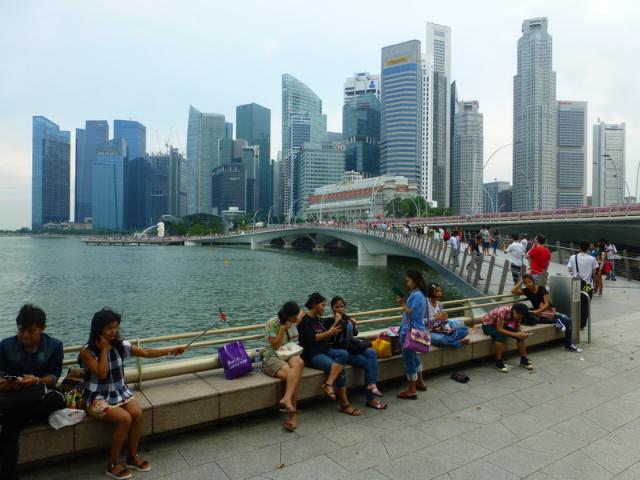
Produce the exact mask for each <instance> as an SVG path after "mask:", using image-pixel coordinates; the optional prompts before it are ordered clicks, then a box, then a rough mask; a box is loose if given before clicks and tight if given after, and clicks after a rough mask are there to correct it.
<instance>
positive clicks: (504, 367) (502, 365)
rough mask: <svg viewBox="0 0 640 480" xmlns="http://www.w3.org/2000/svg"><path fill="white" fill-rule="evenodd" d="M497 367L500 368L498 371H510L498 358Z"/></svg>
mask: <svg viewBox="0 0 640 480" xmlns="http://www.w3.org/2000/svg"><path fill="white" fill-rule="evenodd" d="M496 369H498V371H499V372H502V373H507V372H508V371H509V369H508V368H507V366H506V365H505V364H504V362H503V361H502V360H496Z"/></svg>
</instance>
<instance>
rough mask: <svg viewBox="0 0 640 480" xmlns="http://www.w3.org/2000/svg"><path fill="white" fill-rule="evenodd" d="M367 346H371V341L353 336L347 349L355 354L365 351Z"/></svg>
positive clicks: (348, 342)
mask: <svg viewBox="0 0 640 480" xmlns="http://www.w3.org/2000/svg"><path fill="white" fill-rule="evenodd" d="M367 348H371V342H370V341H369V340H365V339H364V338H358V337H351V338H349V339H348V341H347V351H348V352H349V353H353V354H355V355H360V354H361V353H364V351H365V350H366V349H367Z"/></svg>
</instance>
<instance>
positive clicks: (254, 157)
mask: <svg viewBox="0 0 640 480" xmlns="http://www.w3.org/2000/svg"><path fill="white" fill-rule="evenodd" d="M240 161H241V162H242V166H243V167H244V173H245V177H246V187H245V192H246V201H245V210H246V211H247V213H255V212H256V211H257V210H258V202H259V198H260V185H259V184H258V175H259V173H258V172H259V169H260V147H259V146H258V145H246V146H244V147H242V153H241V156H240ZM266 213H267V212H265V214H266Z"/></svg>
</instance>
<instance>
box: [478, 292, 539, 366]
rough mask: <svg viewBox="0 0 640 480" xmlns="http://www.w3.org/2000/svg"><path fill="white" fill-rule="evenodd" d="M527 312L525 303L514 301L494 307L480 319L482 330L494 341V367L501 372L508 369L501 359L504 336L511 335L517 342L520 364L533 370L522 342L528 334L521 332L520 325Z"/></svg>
mask: <svg viewBox="0 0 640 480" xmlns="http://www.w3.org/2000/svg"><path fill="white" fill-rule="evenodd" d="M528 314H529V309H528V308H527V306H526V305H525V304H523V303H516V304H515V305H513V306H512V307H510V306H509V305H503V306H501V307H497V308H494V309H493V310H491V311H490V312H489V313H487V314H486V315H485V316H484V318H483V319H482V331H483V332H484V333H485V335H489V336H490V337H491V338H493V339H494V340H495V341H496V368H497V369H498V370H499V371H501V372H502V373H506V372H508V371H509V370H508V369H507V366H506V365H505V364H504V362H503V361H502V352H503V351H504V342H505V340H506V337H512V338H514V339H515V340H516V341H517V342H518V351H519V352H520V366H521V367H522V368H526V369H527V370H533V363H531V362H530V361H529V359H528V358H527V347H526V346H525V344H524V341H525V340H526V339H527V337H528V336H529V334H528V333H526V332H523V331H522V327H521V326H520V323H521V322H522V321H523V320H525V319H526V318H527V315H528Z"/></svg>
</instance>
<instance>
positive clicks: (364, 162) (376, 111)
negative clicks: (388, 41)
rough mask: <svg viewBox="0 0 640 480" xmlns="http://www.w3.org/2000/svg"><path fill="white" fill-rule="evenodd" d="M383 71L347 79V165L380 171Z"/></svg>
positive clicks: (374, 173)
mask: <svg viewBox="0 0 640 480" xmlns="http://www.w3.org/2000/svg"><path fill="white" fill-rule="evenodd" d="M381 110H382V104H381V103H380V75H371V74H370V73H368V72H363V73H356V75H355V76H354V77H351V78H347V80H346V81H345V83H344V106H343V107H342V141H343V142H344V146H345V162H346V166H345V168H346V169H347V170H353V171H356V172H359V173H361V174H363V175H364V176H365V177H371V176H378V175H380V114H381Z"/></svg>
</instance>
